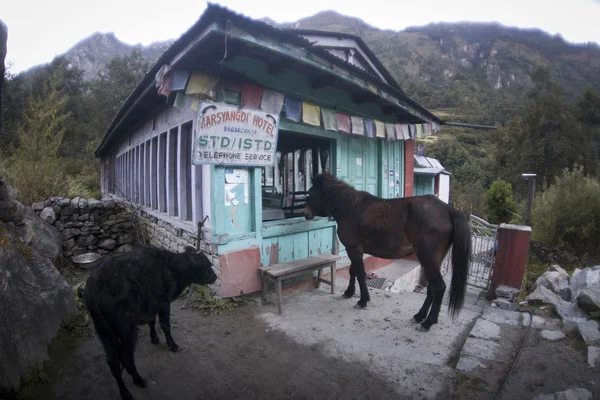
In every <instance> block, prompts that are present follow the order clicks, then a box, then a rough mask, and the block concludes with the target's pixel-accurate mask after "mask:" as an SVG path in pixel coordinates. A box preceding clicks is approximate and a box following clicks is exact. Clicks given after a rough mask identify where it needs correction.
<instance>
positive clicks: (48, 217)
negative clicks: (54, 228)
mask: <svg viewBox="0 0 600 400" xmlns="http://www.w3.org/2000/svg"><path fill="white" fill-rule="evenodd" d="M40 218H41V219H42V220H43V221H45V222H47V223H49V224H50V225H52V224H54V222H55V221H56V213H55V212H54V210H53V209H52V207H45V208H44V209H43V210H42V212H41V213H40Z"/></svg>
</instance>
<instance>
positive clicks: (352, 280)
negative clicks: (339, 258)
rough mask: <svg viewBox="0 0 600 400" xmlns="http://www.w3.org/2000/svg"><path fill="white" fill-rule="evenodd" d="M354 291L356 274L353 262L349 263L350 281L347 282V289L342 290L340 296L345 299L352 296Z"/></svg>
mask: <svg viewBox="0 0 600 400" xmlns="http://www.w3.org/2000/svg"><path fill="white" fill-rule="evenodd" d="M355 291H356V274H355V271H354V263H352V262H351V263H350V282H348V289H346V291H345V292H344V294H343V295H342V297H344V298H345V299H349V298H351V297H352V296H354V292H355Z"/></svg>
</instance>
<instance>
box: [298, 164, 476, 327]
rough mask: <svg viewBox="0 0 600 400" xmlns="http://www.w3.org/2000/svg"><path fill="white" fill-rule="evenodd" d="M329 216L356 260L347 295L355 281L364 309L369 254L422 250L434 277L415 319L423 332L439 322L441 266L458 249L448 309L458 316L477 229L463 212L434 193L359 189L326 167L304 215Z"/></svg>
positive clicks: (397, 255) (442, 288)
mask: <svg viewBox="0 0 600 400" xmlns="http://www.w3.org/2000/svg"><path fill="white" fill-rule="evenodd" d="M315 216H320V217H328V218H329V219H330V220H335V221H336V223H337V235H338V238H339V240H340V242H341V243H342V244H343V245H344V247H345V248H346V252H347V254H348V257H349V258H350V262H351V264H350V282H349V284H348V288H347V289H346V291H345V292H344V294H343V297H344V298H347V299H349V298H351V297H352V296H354V293H355V280H356V279H357V280H358V286H359V288H360V300H359V301H358V303H357V304H356V305H355V308H359V309H364V308H366V307H367V303H368V302H369V301H370V296H369V290H368V288H367V284H366V274H365V266H364V263H363V254H364V253H367V254H370V255H373V256H375V257H379V258H384V259H398V258H402V257H405V256H407V255H410V254H412V253H413V252H414V253H415V254H416V256H417V258H418V260H419V262H420V264H421V267H422V268H423V272H424V274H425V278H426V279H427V281H428V286H427V297H426V298H425V302H424V303H423V306H422V307H421V309H420V310H419V312H417V313H416V314H415V315H414V316H413V317H412V319H411V321H412V322H413V323H416V324H419V325H418V326H417V329H418V330H419V331H422V332H427V331H429V330H430V328H431V326H432V325H434V324H436V323H437V322H438V316H439V312H440V308H441V305H442V299H443V297H444V293H445V291H446V284H445V282H444V279H443V277H442V274H441V272H440V266H441V264H442V261H443V259H444V257H445V256H446V253H448V251H449V249H450V248H452V264H453V272H452V280H451V286H450V302H449V307H448V312H449V314H451V316H452V318H453V319H454V318H455V317H456V316H458V315H459V313H460V310H461V308H462V306H463V303H464V297H465V290H466V284H467V274H468V270H469V263H470V257H471V232H470V227H469V224H468V222H467V219H466V218H465V216H464V215H463V214H461V213H460V212H459V211H458V210H456V209H455V208H453V207H452V206H450V205H449V204H446V203H445V202H443V201H442V200H440V199H439V198H438V197H436V196H434V195H424V196H413V197H405V198H395V199H382V198H380V197H377V196H374V195H372V194H370V193H368V192H365V191H359V190H357V189H355V188H353V187H352V186H350V185H349V184H347V183H346V182H344V181H342V180H340V179H338V178H336V177H335V176H333V175H332V174H330V173H329V172H327V171H325V172H323V173H321V174H319V175H316V176H315V177H314V178H313V179H312V186H311V188H310V190H309V192H308V196H307V198H306V204H305V207H304V217H305V219H306V220H312V219H314V217H315Z"/></svg>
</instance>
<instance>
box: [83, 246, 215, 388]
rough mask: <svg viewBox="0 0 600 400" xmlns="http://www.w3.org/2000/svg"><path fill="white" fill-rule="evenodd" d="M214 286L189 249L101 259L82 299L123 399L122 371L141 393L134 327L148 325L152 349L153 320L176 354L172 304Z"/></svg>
mask: <svg viewBox="0 0 600 400" xmlns="http://www.w3.org/2000/svg"><path fill="white" fill-rule="evenodd" d="M216 280H217V276H216V275H215V273H214V271H213V270H212V265H211V263H210V261H209V259H208V258H207V257H206V255H204V254H203V253H197V252H196V250H195V249H194V248H192V247H186V249H185V252H183V253H173V252H171V251H167V250H163V249H159V248H156V247H150V246H148V247H140V248H137V249H134V250H131V251H129V252H126V253H121V254H114V255H111V256H106V257H104V258H103V259H102V260H101V261H100V262H99V263H98V266H97V267H96V270H95V271H94V273H93V274H92V275H90V277H89V278H88V280H87V282H86V286H85V295H84V299H85V304H86V306H87V308H88V310H89V312H90V315H91V317H92V321H94V327H95V329H96V333H98V337H99V338H100V341H101V342H102V345H103V346H104V351H105V352H106V361H107V362H108V366H109V367H110V371H111V373H112V375H113V376H114V377H115V379H116V380H117V384H118V385H119V392H120V393H121V398H122V399H132V398H133V397H132V396H131V393H130V392H129V390H127V388H126V387H125V383H124V382H123V378H122V377H121V370H122V369H121V368H122V367H125V369H126V370H127V372H129V374H130V375H131V377H132V378H133V382H134V383H135V384H136V385H137V386H139V387H146V381H145V380H144V379H143V378H142V377H141V376H140V374H138V372H137V370H136V367H135V362H134V357H133V353H134V349H135V345H136V344H137V325H142V324H148V326H149V327H150V338H151V341H152V343H154V344H157V343H158V342H159V339H158V335H157V334H156V329H155V327H154V322H155V320H156V315H157V314H158V319H159V322H160V327H161V328H162V331H163V332H164V334H165V338H166V340H167V345H168V346H169V348H170V349H171V350H172V351H174V352H177V351H179V346H177V344H175V341H174V340H173V337H172V336H171V323H170V321H169V316H170V312H171V302H172V301H173V300H175V299H176V298H177V297H178V296H179V295H180V294H181V292H182V291H183V289H184V288H185V287H186V286H188V285H189V284H191V283H197V284H200V285H206V284H211V283H214V282H215V281H216Z"/></svg>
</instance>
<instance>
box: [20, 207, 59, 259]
mask: <svg viewBox="0 0 600 400" xmlns="http://www.w3.org/2000/svg"><path fill="white" fill-rule="evenodd" d="M15 233H16V234H17V235H18V236H19V237H20V238H21V239H22V240H23V244H25V245H26V246H29V247H30V248H31V249H32V250H33V251H34V252H35V253H37V254H38V255H39V256H41V257H46V258H48V259H49V260H50V261H52V262H54V261H56V258H57V257H58V256H59V255H61V254H62V245H63V243H62V237H61V234H60V233H59V232H58V231H57V230H56V228H54V227H53V226H52V225H50V224H48V223H46V222H44V221H43V220H42V219H41V218H40V217H38V216H37V214H36V213H35V211H33V209H31V208H27V209H26V210H25V215H24V219H23V223H22V224H19V225H17V226H16V227H15Z"/></svg>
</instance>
